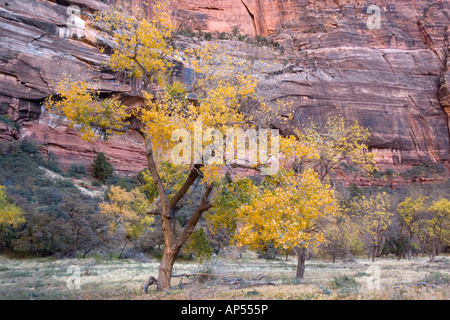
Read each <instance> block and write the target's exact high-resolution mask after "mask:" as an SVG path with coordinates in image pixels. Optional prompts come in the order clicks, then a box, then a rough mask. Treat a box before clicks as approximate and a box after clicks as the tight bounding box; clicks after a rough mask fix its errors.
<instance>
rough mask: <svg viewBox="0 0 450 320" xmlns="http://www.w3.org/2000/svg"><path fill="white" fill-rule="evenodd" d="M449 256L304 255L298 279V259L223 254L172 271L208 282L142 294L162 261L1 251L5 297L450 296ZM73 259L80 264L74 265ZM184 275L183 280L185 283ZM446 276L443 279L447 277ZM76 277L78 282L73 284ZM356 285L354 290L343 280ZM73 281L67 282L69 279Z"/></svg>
mask: <svg viewBox="0 0 450 320" xmlns="http://www.w3.org/2000/svg"><path fill="white" fill-rule="evenodd" d="M449 261H450V257H446V258H441V259H440V262H436V263H428V262H427V259H426V258H418V259H414V260H412V261H406V260H401V261H397V260H394V259H379V260H377V261H376V262H375V263H373V264H372V263H370V262H368V261H367V260H363V259H360V260H358V261H357V263H346V262H337V263H335V264H333V263H331V262H327V261H318V260H312V261H308V262H307V267H306V272H305V279H303V280H302V281H297V280H296V279H295V268H296V259H295V258H294V257H289V260H288V261H285V260H284V259H280V260H263V259H256V258H255V257H254V255H251V254H247V255H244V256H243V257H242V258H241V259H230V258H224V257H220V258H218V259H215V260H214V261H213V262H208V263H205V264H203V265H200V264H198V263H196V262H190V261H180V262H177V263H176V264H175V268H174V271H173V273H174V274H182V273H198V272H205V270H206V269H208V272H212V273H213V275H214V276H213V277H209V278H208V279H206V281H194V282H192V283H190V284H188V283H189V282H190V281H191V280H192V278H189V279H187V278H186V277H182V278H180V277H177V278H173V281H172V287H173V290H171V291H168V292H156V291H155V288H154V286H153V287H151V289H150V292H149V294H148V295H146V296H143V295H142V292H141V288H140V287H141V284H142V283H143V282H144V281H145V280H147V279H148V277H149V276H150V275H153V276H156V275H157V273H158V266H159V261H158V260H156V259H153V260H150V261H149V262H145V263H144V262H138V261H133V260H117V259H111V260H102V259H94V258H87V259H61V260H57V259H51V258H38V259H20V260H19V259H11V258H7V257H4V256H0V298H1V299H449V298H450V283H449V281H447V280H448V279H449V277H450V264H449ZM71 266H76V267H79V269H77V268H73V267H72V268H71ZM369 266H372V267H371V268H374V267H379V269H376V268H375V269H376V270H379V271H380V284H381V287H380V288H379V289H378V290H370V289H369V288H368V286H367V285H368V280H370V279H371V276H372V275H373V269H372V270H371V269H368V268H369ZM74 270H75V271H77V270H79V271H80V278H79V279H80V289H70V288H69V287H68V285H67V281H68V279H70V277H71V276H74V275H76V273H74ZM229 279H240V280H241V284H242V285H246V284H251V283H261V282H271V283H274V284H275V285H265V286H254V287H244V288H240V287H239V285H229V284H227V283H226V280H229ZM180 280H181V281H182V283H183V285H182V286H180V285H179V284H180ZM444 280H445V281H444ZM74 284H76V283H73V284H72V285H74ZM348 284H351V285H352V286H351V288H350V289H351V290H348V289H349V288H347V287H346V286H347V285H348ZM69 285H70V283H69Z"/></svg>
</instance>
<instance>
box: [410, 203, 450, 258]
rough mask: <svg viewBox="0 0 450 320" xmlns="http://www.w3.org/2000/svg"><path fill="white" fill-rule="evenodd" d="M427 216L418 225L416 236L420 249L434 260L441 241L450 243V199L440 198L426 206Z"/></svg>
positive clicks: (446, 243)
mask: <svg viewBox="0 0 450 320" xmlns="http://www.w3.org/2000/svg"><path fill="white" fill-rule="evenodd" d="M428 211H429V216H428V217H427V218H425V219H422V220H421V223H419V225H418V231H417V233H418V236H419V240H420V244H421V246H422V249H423V250H424V251H425V252H426V253H427V254H428V257H429V258H430V262H433V261H434V258H435V257H436V255H437V252H438V247H439V245H440V244H441V243H443V244H445V245H448V244H449V243H450V200H448V199H445V198H442V199H439V200H438V201H434V202H433V204H432V205H431V206H430V207H429V208H428Z"/></svg>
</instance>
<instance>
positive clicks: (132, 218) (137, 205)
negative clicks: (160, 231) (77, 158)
mask: <svg viewBox="0 0 450 320" xmlns="http://www.w3.org/2000/svg"><path fill="white" fill-rule="evenodd" d="M108 198H109V203H100V210H101V213H102V214H103V215H104V216H105V217H106V218H107V221H108V222H109V224H110V228H111V232H112V233H115V232H119V233H121V234H122V235H123V243H124V244H123V247H122V250H121V251H120V255H119V259H120V258H122V255H123V251H124V250H125V247H126V246H127V244H128V243H129V242H130V241H131V240H136V239H137V238H139V236H141V235H142V234H143V233H144V231H145V230H146V229H148V228H150V226H151V225H152V223H153V221H154V217H151V216H149V215H147V212H148V210H149V203H148V201H147V198H146V197H145V196H144V194H143V193H142V192H141V191H140V190H139V189H138V188H136V189H133V190H131V191H126V190H125V189H122V188H121V187H118V186H111V190H110V193H109V194H108Z"/></svg>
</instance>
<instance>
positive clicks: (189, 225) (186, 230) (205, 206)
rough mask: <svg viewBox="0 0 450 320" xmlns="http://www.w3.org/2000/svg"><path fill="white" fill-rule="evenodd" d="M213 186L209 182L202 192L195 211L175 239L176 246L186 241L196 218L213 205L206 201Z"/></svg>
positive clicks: (196, 220)
mask: <svg viewBox="0 0 450 320" xmlns="http://www.w3.org/2000/svg"><path fill="white" fill-rule="evenodd" d="M213 188H214V186H213V185H212V184H211V185H209V186H208V187H207V188H206V191H205V193H204V194H203V197H202V200H201V202H200V204H199V206H198V208H197V210H195V212H194V213H193V214H192V216H191V218H190V219H189V221H188V223H187V224H186V226H185V227H184V229H183V232H182V233H181V235H180V237H179V238H178V239H177V242H176V244H175V246H176V248H181V246H182V245H183V244H184V243H185V242H186V240H187V239H188V238H189V236H190V235H191V234H192V232H193V231H194V228H195V226H196V225H197V222H198V220H199V219H200V217H201V216H202V213H203V212H205V211H206V210H208V209H210V208H211V207H212V206H213V205H212V203H211V202H209V201H208V198H209V195H210V194H211V191H212V190H213Z"/></svg>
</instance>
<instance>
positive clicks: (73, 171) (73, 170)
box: [67, 163, 88, 178]
mask: <svg viewBox="0 0 450 320" xmlns="http://www.w3.org/2000/svg"><path fill="white" fill-rule="evenodd" d="M67 173H68V174H69V176H70V177H73V178H79V177H84V176H86V175H87V173H88V171H87V169H86V166H85V165H83V164H76V163H74V164H71V165H70V167H69V170H68V172H67Z"/></svg>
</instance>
